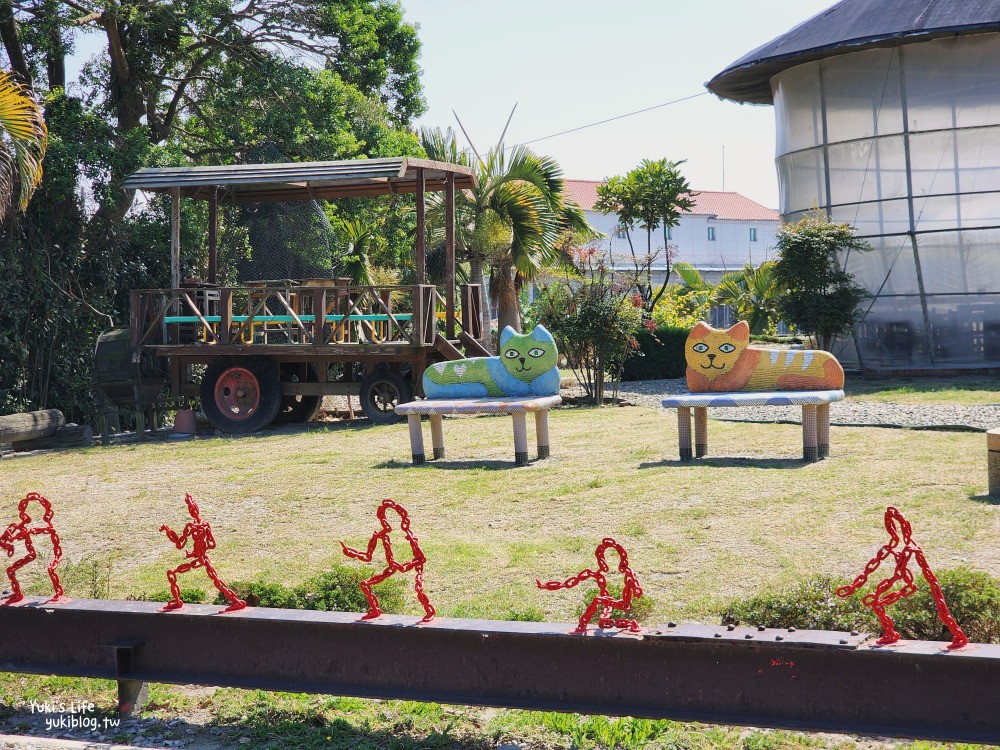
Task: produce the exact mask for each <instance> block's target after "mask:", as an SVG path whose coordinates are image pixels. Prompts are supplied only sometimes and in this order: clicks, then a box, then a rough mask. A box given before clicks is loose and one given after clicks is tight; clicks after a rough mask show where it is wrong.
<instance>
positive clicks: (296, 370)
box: [274, 363, 323, 424]
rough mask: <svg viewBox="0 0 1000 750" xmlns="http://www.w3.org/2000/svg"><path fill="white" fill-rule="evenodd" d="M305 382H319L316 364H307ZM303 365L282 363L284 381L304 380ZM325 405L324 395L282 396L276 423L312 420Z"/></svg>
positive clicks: (295, 422) (296, 381) (282, 378)
mask: <svg viewBox="0 0 1000 750" xmlns="http://www.w3.org/2000/svg"><path fill="white" fill-rule="evenodd" d="M305 367H306V369H305V373H304V374H305V382H307V383H318V382H319V371H318V370H317V369H316V366H315V365H306V366H305ZM302 376H303V366H302V365H296V364H292V363H286V364H283V365H281V382H282V383H299V382H302ZM322 406H323V397H322V396H301V395H295V396H291V395H290V396H285V395H283V396H282V397H281V405H280V406H279V407H278V414H277V416H276V417H275V418H274V423H275V424H303V423H305V422H312V421H313V420H314V419H315V418H316V415H317V414H319V410H320V408H321V407H322Z"/></svg>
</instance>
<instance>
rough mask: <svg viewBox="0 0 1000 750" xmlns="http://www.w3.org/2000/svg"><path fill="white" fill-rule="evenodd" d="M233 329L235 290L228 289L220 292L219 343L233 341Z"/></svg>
mask: <svg viewBox="0 0 1000 750" xmlns="http://www.w3.org/2000/svg"><path fill="white" fill-rule="evenodd" d="M232 328H233V290H232V287H226V288H225V289H220V290H219V343H220V344H228V343H229V342H230V341H232Z"/></svg>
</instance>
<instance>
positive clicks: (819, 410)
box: [816, 404, 830, 458]
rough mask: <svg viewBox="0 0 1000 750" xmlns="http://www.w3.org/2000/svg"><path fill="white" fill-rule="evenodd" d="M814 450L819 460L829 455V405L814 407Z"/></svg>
mask: <svg viewBox="0 0 1000 750" xmlns="http://www.w3.org/2000/svg"><path fill="white" fill-rule="evenodd" d="M816 449H817V453H818V455H819V457H820V458H827V457H828V456H829V455H830V404H817V405H816Z"/></svg>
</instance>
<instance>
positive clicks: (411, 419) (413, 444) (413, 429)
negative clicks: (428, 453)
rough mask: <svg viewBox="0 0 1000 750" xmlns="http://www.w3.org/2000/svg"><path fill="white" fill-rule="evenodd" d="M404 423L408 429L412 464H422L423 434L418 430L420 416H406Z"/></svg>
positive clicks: (423, 459) (424, 458) (423, 457)
mask: <svg viewBox="0 0 1000 750" xmlns="http://www.w3.org/2000/svg"><path fill="white" fill-rule="evenodd" d="M406 422H407V425H408V426H409V428H410V455H412V456H413V463H415V464H422V463H423V462H424V461H425V460H426V457H425V456H424V433H423V430H421V429H420V415H419V414H407V415H406Z"/></svg>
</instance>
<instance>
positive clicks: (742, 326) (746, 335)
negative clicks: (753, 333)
mask: <svg viewBox="0 0 1000 750" xmlns="http://www.w3.org/2000/svg"><path fill="white" fill-rule="evenodd" d="M726 333H728V334H729V335H730V336H732V337H733V338H734V339H736V340H737V341H744V342H747V341H750V324H749V323H747V322H746V321H745V320H741V321H740V322H739V323H737V324H736V325H734V326H733V327H732V328H729V329H728V330H727V331H726Z"/></svg>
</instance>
